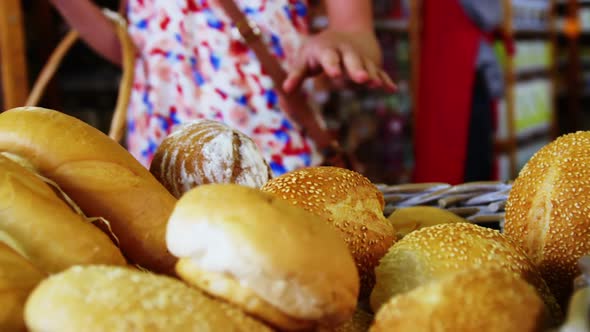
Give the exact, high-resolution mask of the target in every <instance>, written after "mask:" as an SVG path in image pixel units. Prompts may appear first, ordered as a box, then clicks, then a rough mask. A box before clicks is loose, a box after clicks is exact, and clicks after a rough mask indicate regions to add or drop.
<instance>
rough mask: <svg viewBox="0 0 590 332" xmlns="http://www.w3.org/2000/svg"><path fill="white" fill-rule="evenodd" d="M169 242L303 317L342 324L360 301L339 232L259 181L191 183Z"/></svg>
mask: <svg viewBox="0 0 590 332" xmlns="http://www.w3.org/2000/svg"><path fill="white" fill-rule="evenodd" d="M167 243H168V248H169V249H170V251H171V252H172V253H173V254H174V255H176V256H177V257H179V258H187V259H191V260H192V262H193V263H194V264H195V265H196V266H197V268H199V269H200V270H204V271H207V272H219V273H225V274H227V275H229V276H231V277H232V278H234V279H235V280H237V281H238V282H239V283H240V284H241V285H247V287H248V288H249V289H250V290H251V291H252V292H254V293H255V294H256V295H257V296H259V297H260V298H262V299H264V301H266V302H268V303H269V304H272V305H273V306H274V307H276V308H277V309H278V310H280V311H281V312H283V313H285V314H286V315H288V316H289V317H291V318H293V319H296V320H302V321H314V322H317V323H318V324H321V325H324V326H334V325H338V324H340V323H342V322H344V321H346V320H347V319H348V318H350V316H351V315H352V313H353V311H354V308H355V306H356V300H357V297H358V291H359V278H358V272H357V270H356V267H355V264H354V260H353V259H352V256H351V254H350V252H349V251H348V249H347V247H346V244H345V243H344V241H343V240H342V238H341V237H340V235H339V234H338V232H337V231H336V230H334V229H333V228H332V227H330V226H329V225H328V224H326V223H325V222H323V221H322V220H321V218H319V217H317V216H315V215H313V214H311V213H309V212H307V211H305V210H303V209H301V208H299V207H295V206H293V205H291V204H289V203H287V202H285V201H284V200H282V199H279V198H277V197H276V196H274V195H271V194H269V193H264V192H262V191H260V190H258V189H255V188H249V187H245V186H240V185H236V184H208V185H202V186H199V187H196V188H195V189H193V190H190V191H188V192H187V193H186V194H184V195H183V196H182V198H181V199H180V200H179V201H178V204H177V205H176V207H175V209H174V212H173V213H172V216H171V217H170V220H169V222H168V231H167ZM184 278H186V276H184Z"/></svg>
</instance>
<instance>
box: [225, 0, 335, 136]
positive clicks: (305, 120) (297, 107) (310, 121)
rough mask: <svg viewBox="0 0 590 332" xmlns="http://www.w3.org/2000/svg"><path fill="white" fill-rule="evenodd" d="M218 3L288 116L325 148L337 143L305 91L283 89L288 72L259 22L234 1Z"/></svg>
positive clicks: (226, 0)
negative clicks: (248, 49) (270, 83)
mask: <svg viewBox="0 0 590 332" xmlns="http://www.w3.org/2000/svg"><path fill="white" fill-rule="evenodd" d="M218 3H219V4H220V5H221V6H222V7H223V9H224V11H225V13H226V15H227V16H228V17H229V18H230V19H231V20H232V21H233V22H234V25H235V27H236V28H237V30H238V32H239V33H240V35H241V36H242V38H243V39H244V41H245V42H246V43H247V44H248V46H249V47H250V49H251V50H252V51H253V52H254V54H256V57H257V58H258V61H259V62H260V64H261V66H262V69H263V70H264V72H265V73H266V74H267V75H269V76H270V78H271V79H272V81H273V83H274V85H275V89H276V91H277V93H278V94H279V96H280V102H281V107H282V109H283V111H284V112H285V113H286V115H287V116H288V117H289V118H290V119H291V120H292V121H294V122H295V123H297V124H298V125H299V126H300V128H302V129H303V130H304V131H305V133H306V134H307V135H309V137H311V138H312V139H313V140H314V141H315V143H316V144H317V146H318V147H320V148H323V147H326V146H329V145H334V144H335V141H334V140H333V139H332V138H331V137H330V135H329V134H328V133H327V132H326V130H325V128H324V127H323V126H322V125H321V123H322V121H320V119H319V117H318V114H317V113H316V112H314V111H313V110H312V109H311V107H310V105H309V103H308V102H307V99H306V98H305V96H304V95H303V93H302V92H301V91H296V92H292V93H285V92H284V91H283V82H284V81H285V79H286V78H287V72H286V71H285V69H284V68H283V67H282V66H281V64H280V63H279V61H278V60H277V58H276V57H275V56H273V55H272V54H270V52H269V50H268V48H267V46H266V45H265V44H264V42H263V40H262V38H261V32H260V29H259V28H258V27H257V26H256V24H255V23H254V22H253V21H251V20H249V19H248V18H247V17H246V15H244V13H243V12H242V11H241V10H240V8H238V6H237V5H236V3H235V2H234V0H218Z"/></svg>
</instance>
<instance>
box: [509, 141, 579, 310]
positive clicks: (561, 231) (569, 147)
mask: <svg viewBox="0 0 590 332" xmlns="http://www.w3.org/2000/svg"><path fill="white" fill-rule="evenodd" d="M504 234H506V236H508V237H510V238H511V239H513V240H514V241H515V242H516V243H517V244H519V245H520V246H521V247H523V248H524V250H525V251H526V253H527V254H528V255H529V257H530V258H531V260H532V261H533V263H535V265H537V267H538V268H539V271H540V272H541V274H542V275H543V277H544V279H545V280H546V281H547V284H548V285H549V287H550V288H551V290H552V291H553V293H554V294H555V296H556V297H557V299H558V301H559V302H560V303H561V304H562V306H565V305H566V304H567V302H568V300H569V298H570V296H571V294H572V290H573V289H572V287H573V280H574V278H575V277H576V276H577V275H578V274H579V272H580V270H579V268H578V266H577V261H578V259H579V258H580V257H582V256H584V255H586V254H589V253H590V132H589V131H586V132H577V133H573V134H568V135H564V136H562V137H560V138H558V139H556V140H555V141H553V142H552V143H550V144H548V145H546V146H545V147H543V148H542V149H540V150H539V151H538V152H537V153H536V154H535V155H534V156H533V157H532V158H531V159H530V160H529V161H528V162H527V164H526V165H525V166H524V168H523V169H522V170H521V171H520V174H519V175H518V177H517V178H516V180H515V181H514V184H513V186H512V189H511V190H510V194H509V196H508V200H507V201H506V223H505V226H504Z"/></svg>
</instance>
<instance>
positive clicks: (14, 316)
mask: <svg viewBox="0 0 590 332" xmlns="http://www.w3.org/2000/svg"><path fill="white" fill-rule="evenodd" d="M43 278H45V274H44V273H43V272H41V271H40V270H39V269H37V268H36V267H34V266H33V265H32V264H31V263H30V262H29V261H28V260H27V259H25V258H24V257H23V256H22V255H20V254H19V253H18V252H17V251H15V250H13V249H12V248H11V247H10V246H9V245H7V244H5V243H3V242H2V240H0V308H2V309H0V331H6V332H16V331H26V328H25V321H24V316H23V311H24V307H25V302H26V300H27V297H28V296H29V293H30V292H31V291H32V290H33V288H35V286H37V284H38V283H39V282H40V281H41V280H42V279H43Z"/></svg>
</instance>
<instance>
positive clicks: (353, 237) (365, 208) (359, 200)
mask: <svg viewBox="0 0 590 332" xmlns="http://www.w3.org/2000/svg"><path fill="white" fill-rule="evenodd" d="M261 190H262V191H265V192H269V193H272V194H274V195H277V196H278V197H281V198H283V199H285V200H286V201H287V202H289V203H291V204H293V205H296V206H299V207H302V208H304V209H306V210H307V211H309V212H311V213H314V214H316V215H318V216H320V217H322V218H323V219H324V220H326V221H327V222H328V223H329V224H331V225H332V226H334V227H335V228H336V229H337V230H338V231H339V232H340V234H341V235H342V236H343V238H344V241H345V242H346V244H347V245H348V248H349V250H350V251H351V253H352V256H353V257H354V259H355V262H356V264H357V267H358V270H359V273H360V276H361V287H362V290H361V293H363V294H366V295H368V293H369V292H370V290H371V288H372V287H373V285H374V283H375V276H374V272H373V270H374V268H375V267H376V266H377V264H378V263H379V259H380V258H381V257H383V255H385V253H386V252H387V250H388V249H389V247H390V246H391V245H392V244H393V243H394V242H395V232H394V229H393V227H392V225H391V223H390V222H389V221H388V220H387V219H386V218H385V217H384V216H383V195H382V194H381V192H380V191H379V190H378V189H377V187H375V185H373V184H372V183H371V181H369V180H368V179H367V178H365V177H364V176H362V175H361V174H359V173H356V172H354V171H350V170H347V169H343V168H337V167H310V168H304V169H301V170H297V171H293V172H290V173H287V174H284V175H282V176H279V177H276V178H273V179H272V180H270V181H269V182H268V183H266V184H265V185H264V186H263V187H262V189H261Z"/></svg>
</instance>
